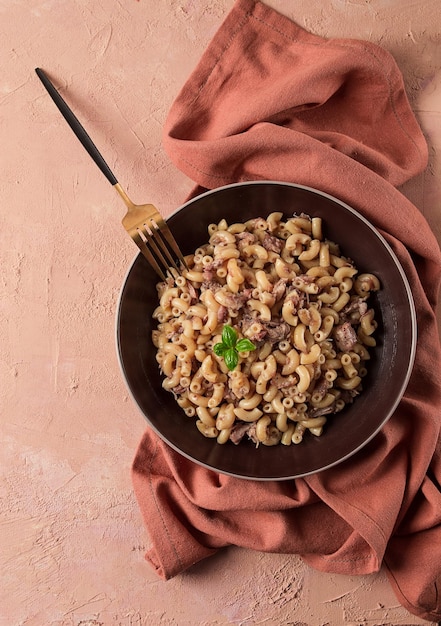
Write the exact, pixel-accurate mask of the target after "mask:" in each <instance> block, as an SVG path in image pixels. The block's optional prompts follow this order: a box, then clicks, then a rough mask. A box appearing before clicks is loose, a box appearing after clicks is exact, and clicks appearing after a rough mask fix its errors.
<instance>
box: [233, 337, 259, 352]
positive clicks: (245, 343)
mask: <svg viewBox="0 0 441 626" xmlns="http://www.w3.org/2000/svg"><path fill="white" fill-rule="evenodd" d="M255 349H256V346H255V345H254V343H253V342H252V341H250V340H249V339H239V341H238V342H237V343H236V350H237V351H238V352H251V351H252V350H255Z"/></svg>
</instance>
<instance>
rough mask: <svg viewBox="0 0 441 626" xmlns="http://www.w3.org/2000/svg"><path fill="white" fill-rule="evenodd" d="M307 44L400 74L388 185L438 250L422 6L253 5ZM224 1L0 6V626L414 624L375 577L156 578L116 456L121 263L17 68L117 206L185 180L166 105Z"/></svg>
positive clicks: (156, 195)
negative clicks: (388, 55)
mask: <svg viewBox="0 0 441 626" xmlns="http://www.w3.org/2000/svg"><path fill="white" fill-rule="evenodd" d="M267 4H268V5H270V6H272V7H274V8H276V9H278V10H279V11H280V12H282V13H285V14H286V15H288V16H289V17H291V18H292V19H294V20H295V21H296V22H298V23H299V24H300V25H301V26H303V27H305V28H307V29H308V30H310V31H312V32H315V33H317V34H319V35H322V36H329V37H333V36H339V37H354V38H362V39H368V40H370V41H373V42H376V43H379V44H381V45H383V46H384V47H385V48H387V49H388V50H389V51H390V52H392V54H393V55H394V56H395V58H396V60H397V62H398V64H399V66H400V67H401V69H402V71H403V73H404V76H405V80H406V84H407V87H408V93H409V97H410V99H411V102H412V105H413V107H414V110H415V112H416V114H417V117H418V119H419V121H420V123H421V125H422V128H423V130H424V132H425V134H426V137H427V140H428V144H429V149H430V164H429V167H428V168H427V170H426V172H425V173H424V174H423V175H421V176H420V177H418V178H417V179H415V180H413V181H411V182H410V183H408V184H407V185H406V187H405V188H404V189H403V192H404V193H405V194H406V195H407V196H408V197H409V198H410V199H411V200H412V201H413V202H414V203H415V204H416V205H417V206H418V207H419V208H420V209H421V211H422V212H423V213H424V214H425V215H426V217H427V219H428V220H429V222H430V223H431V225H432V227H433V229H434V231H435V233H436V234H437V235H438V239H439V240H441V213H440V207H441V163H440V160H439V153H440V150H441V59H440V55H439V32H440V30H441V17H440V12H439V4H438V2H436V0H418V1H415V0H413V1H412V0H370V1H368V0H298V1H297V2H286V1H284V0H268V2H267ZM232 5H233V0H210V1H205V2H202V1H201V0H200V1H198V0H93V1H90V0H0V165H1V176H0V192H1V198H2V203H1V204H2V207H1V211H0V237H1V241H0V267H1V274H0V346H1V348H0V350H1V356H0V376H1V380H0V411H1V424H2V443H1V453H0V454H1V457H0V458H1V475H2V479H1V482H0V500H1V508H0V516H1V518H0V522H1V525H0V528H1V535H0V541H1V545H0V567H1V581H2V582H1V585H0V626H22V625H23V626H46V625H47V626H80V625H81V626H103V625H105V626H107V625H109V626H110V625H114V624H115V625H121V626H147V625H149V626H150V625H153V626H156V625H158V626H162V625H167V626H168V625H178V626H186V625H189V626H190V625H194V624H204V625H210V626H225V625H230V624H237V625H238V624H241V625H244V626H245V625H248V624H249V625H251V624H268V625H271V624H274V625H281V624H299V625H302V626H305V625H306V626H324V625H325V624H331V625H335V626H343V625H344V626H349V625H351V626H355V625H357V626H359V625H360V626H368V625H370V626H371V625H386V624H387V625H389V624H392V625H394V626H398V625H405V624H407V625H410V624H422V623H426V622H422V621H421V620H418V619H416V618H415V617H413V616H411V615H409V614H408V613H407V612H406V611H405V610H404V609H403V608H401V607H400V606H399V605H398V602H397V601H396V599H395V597H394V596H393V594H392V592H391V590H390V588H389V585H388V583H387V581H386V578H385V575H384V573H383V572H380V573H379V574H378V575H375V576H370V577H360V578H352V577H351V578H348V577H342V576H329V575H325V574H319V573H317V572H314V571H312V570H310V569H309V568H308V567H306V566H305V565H304V564H303V563H302V562H301V561H300V560H299V559H296V558H293V557H290V556H283V555H282V556H280V555H279V556H277V555H268V554H260V553H257V552H248V551H245V550H240V549H229V550H227V551H225V552H223V553H221V554H219V555H217V556H215V557H213V558H211V559H209V560H208V561H206V562H204V563H202V564H200V565H198V566H196V567H195V568H194V569H192V570H191V571H190V572H187V573H186V574H184V575H182V576H180V577H178V578H176V579H174V580H172V581H170V582H168V583H163V582H161V581H160V580H159V579H157V578H156V575H155V574H154V573H153V572H152V571H151V570H150V568H149V566H148V565H147V564H146V563H145V562H144V558H143V554H144V552H145V549H146V548H147V546H148V538H147V536H146V533H145V530H144V527H143V525H142V521H141V518H140V514H139V511H138V508H137V505H136V503H135V500H134V496H133V492H132V488H131V482H130V465H131V462H132V458H133V456H134V452H135V448H136V446H137V443H138V441H139V438H140V436H141V433H142V432H143V430H144V427H145V422H144V420H143V418H142V416H141V415H140V414H139V413H138V411H137V409H136V407H135V406H134V405H133V403H132V401H131V399H130V398H129V397H128V394H127V391H126V388H125V385H124V382H123V380H122V378H121V375H120V371H119V366H118V362H117V358H116V352H115V347H114V346H115V341H114V325H115V322H114V318H115V311H116V305H117V298H118V293H119V289H120V286H121V284H122V281H123V279H124V275H125V272H126V270H127V268H128V265H129V263H130V262H131V260H132V258H133V257H134V255H135V253H136V249H135V248H134V245H133V244H132V242H131V241H130V240H129V238H128V237H127V235H126V234H125V232H124V231H123V229H122V227H121V225H120V220H121V218H122V216H123V214H124V206H123V205H122V203H121V200H120V199H119V198H118V196H117V195H116V194H115V192H114V191H113V190H112V189H111V187H110V185H109V184H108V183H107V181H106V180H105V179H104V178H103V176H102V175H101V173H100V172H99V170H98V169H97V168H96V167H95V165H94V164H93V163H92V161H91V160H90V158H89V157H88V155H87V154H86V153H85V152H84V150H83V149H82V148H81V146H80V145H79V143H78V142H77V140H76V139H75V138H74V136H73V135H72V133H71V131H70V130H69V129H68V128H67V126H66V125H65V123H64V121H63V120H62V119H61V117H60V115H59V114H58V112H57V110H56V109H55V107H54V105H53V103H52V102H51V101H50V99H49V97H48V96H47V95H46V93H45V92H44V90H43V88H42V86H41V84H40V83H39V81H38V79H37V77H36V76H35V74H34V67H36V66H41V67H43V68H44V69H46V70H47V71H48V72H49V73H50V74H51V76H52V77H53V78H54V80H56V81H57V84H58V85H59V86H60V87H61V88H62V90H63V93H64V95H65V97H66V99H68V101H69V102H70V103H71V105H72V106H73V107H74V108H75V110H76V112H77V114H78V116H79V117H80V119H81V120H82V121H83V122H84V124H85V125H86V127H87V128H88V130H89V132H90V134H91V135H92V137H93V138H94V139H95V142H96V143H97V145H98V146H99V148H100V149H101V151H102V152H103V154H104V156H105V158H106V159H107V160H108V162H109V164H110V166H111V167H112V168H113V169H114V171H115V173H116V175H117V177H118V178H119V179H120V181H121V183H122V184H123V186H125V187H126V188H127V190H128V192H129V195H131V196H132V198H133V200H134V201H135V202H152V203H154V204H155V205H156V206H157V207H158V208H160V209H161V211H162V212H163V213H164V214H167V213H169V212H170V211H171V210H172V209H174V208H175V207H176V206H178V205H179V204H180V203H181V201H182V200H183V199H184V198H185V196H186V194H187V193H188V192H189V190H190V189H191V187H192V183H191V181H189V180H188V179H186V178H185V177H184V176H183V175H182V174H181V173H180V172H179V171H177V170H176V169H175V168H174V166H172V165H171V163H170V162H169V161H168V158H167V156H166V155H165V153H164V151H163V149H162V146H161V131H162V126H163V123H164V119H165V116H166V114H167V111H168V108H169V106H170V104H171V103H172V101H173V99H174V97H175V96H176V95H177V92H178V90H179V88H180V87H181V85H182V84H183V82H184V81H185V79H186V77H187V76H188V74H189V73H190V71H191V70H192V69H193V67H194V66H195V64H196V63H197V61H198V60H199V57H200V55H201V53H202V52H203V51H204V49H205V47H206V45H207V43H208V41H209V40H210V38H211V37H212V35H213V34H214V32H215V31H216V30H217V28H218V26H219V25H220V23H221V21H222V19H223V17H224V16H225V15H226V13H227V12H228V10H229V9H230V8H231V6H232Z"/></svg>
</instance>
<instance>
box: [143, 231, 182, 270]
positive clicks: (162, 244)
mask: <svg viewBox="0 0 441 626" xmlns="http://www.w3.org/2000/svg"><path fill="white" fill-rule="evenodd" d="M147 226H148V228H149V231H150V232H151V237H152V244H153V243H154V244H155V245H156V247H157V248H158V249H159V250H160V251H161V253H162V256H163V257H164V258H165V259H166V261H164V263H165V266H166V267H173V268H174V269H175V270H176V271H177V272H178V274H179V273H180V270H179V267H178V265H177V263H176V261H175V259H174V258H173V256H172V254H171V253H170V250H169V248H168V247H167V242H166V241H164V239H163V233H161V231H160V229H159V227H158V225H157V223H156V221H155V220H154V219H151V220H150V221H149V223H148V224H147Z"/></svg>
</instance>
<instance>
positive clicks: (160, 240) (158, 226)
mask: <svg viewBox="0 0 441 626" xmlns="http://www.w3.org/2000/svg"><path fill="white" fill-rule="evenodd" d="M35 72H36V74H37V76H38V78H39V79H40V80H41V82H42V83H43V85H44V87H45V88H46V90H47V92H48V93H49V95H50V96H51V98H52V100H53V101H54V103H55V104H56V106H57V107H58V109H59V110H60V112H61V114H62V116H63V117H64V119H65V120H66V122H67V123H68V124H69V126H70V127H71V129H72V130H73V132H74V133H75V135H76V136H77V138H78V139H79V141H80V142H81V144H82V145H83V147H84V148H85V149H86V150H87V152H88V153H89V155H90V156H91V157H92V159H93V160H94V161H95V163H96V165H97V166H98V167H99V169H100V170H101V172H102V173H103V174H104V176H105V177H106V178H107V180H108V181H109V183H110V184H111V185H112V186H113V187H114V188H115V189H116V191H117V192H118V194H119V195H120V196H121V198H122V199H123V201H124V203H125V205H126V207H127V213H126V215H125V216H124V218H123V220H122V224H123V226H124V228H125V229H126V231H127V232H128V233H129V235H130V237H131V238H132V239H133V241H134V242H135V243H136V245H137V246H138V248H139V249H140V250H141V252H142V254H143V255H144V256H145V257H146V259H147V261H148V262H149V263H150V265H151V266H152V268H153V269H154V270H155V272H156V273H157V274H158V275H159V277H160V278H161V279H162V280H166V278H167V275H168V276H171V277H172V278H175V277H176V273H177V274H178V275H179V274H180V273H181V267H182V266H183V267H184V268H186V269H188V267H187V264H186V262H185V259H184V257H183V255H182V253H181V251H180V249H179V246H178V244H177V243H176V241H175V238H174V237H173V235H172V233H171V231H170V229H169V227H168V226H167V224H166V222H165V220H164V219H163V218H162V216H161V214H160V213H159V212H158V210H157V209H156V208H155V207H154V206H153V204H134V203H133V202H132V201H131V200H130V198H129V196H128V195H127V193H126V192H125V191H124V189H123V188H122V187H121V185H120V184H119V182H118V180H117V179H116V176H115V174H114V173H113V172H112V171H111V169H110V168H109V166H108V165H107V163H106V162H105V160H104V158H103V157H102V155H101V153H100V152H99V150H98V148H97V147H96V146H95V144H94V143H93V141H92V139H91V138H90V136H89V135H88V133H87V131H86V130H85V128H84V127H83V126H82V124H81V123H80V121H79V120H78V118H77V117H76V115H75V114H74V113H73V111H72V110H71V109H70V107H69V106H68V105H67V103H66V101H65V100H64V99H63V97H62V96H61V95H60V93H59V92H58V91H57V89H56V88H55V87H54V85H53V84H52V82H51V81H50V80H49V78H48V76H47V74H46V73H45V72H44V71H43V70H42V69H41V68H39V67H37V68H36V69H35Z"/></svg>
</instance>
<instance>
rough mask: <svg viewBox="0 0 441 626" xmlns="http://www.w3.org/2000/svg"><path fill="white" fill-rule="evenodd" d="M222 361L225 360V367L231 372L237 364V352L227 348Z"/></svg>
mask: <svg viewBox="0 0 441 626" xmlns="http://www.w3.org/2000/svg"><path fill="white" fill-rule="evenodd" d="M224 359H225V364H226V366H227V367H228V369H229V370H230V371H231V370H234V368H235V367H236V365H237V364H238V362H239V355H238V354H237V351H236V350H235V349H234V348H228V350H226V351H225V354H224Z"/></svg>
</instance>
